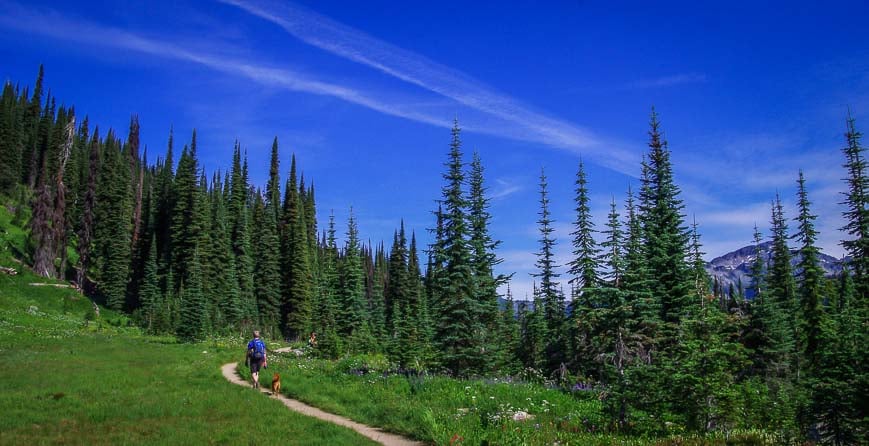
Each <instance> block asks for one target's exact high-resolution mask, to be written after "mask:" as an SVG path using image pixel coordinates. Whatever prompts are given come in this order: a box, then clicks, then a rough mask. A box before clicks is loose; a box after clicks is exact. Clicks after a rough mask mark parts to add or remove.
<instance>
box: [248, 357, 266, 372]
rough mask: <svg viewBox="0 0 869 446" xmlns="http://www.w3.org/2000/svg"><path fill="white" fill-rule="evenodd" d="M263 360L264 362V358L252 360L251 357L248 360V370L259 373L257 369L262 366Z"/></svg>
mask: <svg viewBox="0 0 869 446" xmlns="http://www.w3.org/2000/svg"><path fill="white" fill-rule="evenodd" d="M263 362H265V359H260V360H259V361H254V360H253V359H251V360H250V372H251V373H259V369H260V367H262V366H263Z"/></svg>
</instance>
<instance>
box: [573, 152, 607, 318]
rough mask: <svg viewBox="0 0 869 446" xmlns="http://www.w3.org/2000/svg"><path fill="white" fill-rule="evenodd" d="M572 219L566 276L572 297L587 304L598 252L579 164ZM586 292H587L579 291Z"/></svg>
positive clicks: (595, 283) (596, 266) (597, 279)
mask: <svg viewBox="0 0 869 446" xmlns="http://www.w3.org/2000/svg"><path fill="white" fill-rule="evenodd" d="M575 201H576V208H575V209H574V210H575V211H576V220H575V221H574V223H573V228H574V230H573V232H571V233H570V235H572V236H573V260H571V261H570V263H569V266H570V270H568V272H567V273H568V274H569V275H570V276H571V279H570V281H569V282H570V283H571V284H572V285H573V288H574V289H575V290H577V292H578V293H577V294H576V295H575V296H573V297H574V299H576V298H580V299H582V300H583V303H584V304H585V305H590V304H591V301H590V299H591V290H593V289H594V288H596V287H597V286H598V284H599V281H600V280H599V278H598V275H597V270H598V269H599V267H600V265H599V264H598V256H599V255H600V249H598V247H597V243H596V242H595V240H594V233H595V232H596V231H595V229H594V222H593V221H592V219H591V208H590V207H589V203H588V181H587V180H586V177H585V169H584V167H583V165H582V161H580V162H579V169H578V170H577V173H576V197H575ZM583 290H588V291H589V292H588V293H585V292H583Z"/></svg>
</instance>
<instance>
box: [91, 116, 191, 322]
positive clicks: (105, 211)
mask: <svg viewBox="0 0 869 446" xmlns="http://www.w3.org/2000/svg"><path fill="white" fill-rule="evenodd" d="M120 148H121V144H120V141H118V140H117V139H115V137H114V135H113V134H112V133H111V131H110V132H109V134H108V135H107V136H106V146H105V150H104V155H105V156H104V160H103V162H102V163H101V166H100V167H101V172H100V179H99V182H98V187H97V197H96V203H97V207H96V210H95V218H94V222H95V228H94V234H95V240H96V241H97V242H98V250H97V253H98V254H97V256H98V258H99V261H100V272H99V276H98V278H99V290H100V292H101V294H102V295H103V296H104V297H105V300H106V305H107V306H108V307H109V308H112V309H115V310H120V309H121V308H122V307H123V305H124V302H125V300H126V291H127V281H128V279H129V272H130V271H129V270H130V232H131V228H130V194H129V190H130V177H129V172H130V171H129V169H128V168H127V165H126V163H124V160H123V159H122V157H121V151H120ZM194 192H195V189H194Z"/></svg>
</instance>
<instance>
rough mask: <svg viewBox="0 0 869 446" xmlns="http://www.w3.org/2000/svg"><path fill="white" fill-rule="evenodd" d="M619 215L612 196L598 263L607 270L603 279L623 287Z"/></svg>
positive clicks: (623, 241)
mask: <svg viewBox="0 0 869 446" xmlns="http://www.w3.org/2000/svg"><path fill="white" fill-rule="evenodd" d="M619 217H620V216H619V212H618V209H617V208H616V199H615V197H613V199H612V201H611V202H610V212H609V214H607V223H606V229H604V230H603V231H601V233H602V234H604V236H605V237H606V238H605V240H604V241H603V242H601V244H600V246H601V248H602V249H601V254H600V257H599V263H600V264H602V265H603V266H604V268H605V269H606V271H607V272H606V273H605V274H604V279H605V280H606V281H607V282H608V283H609V285H610V286H612V287H615V288H619V289H621V288H622V287H623V277H624V274H625V268H626V264H625V261H626V260H625V256H624V243H625V240H624V232H623V230H622V224H621V221H620V220H619Z"/></svg>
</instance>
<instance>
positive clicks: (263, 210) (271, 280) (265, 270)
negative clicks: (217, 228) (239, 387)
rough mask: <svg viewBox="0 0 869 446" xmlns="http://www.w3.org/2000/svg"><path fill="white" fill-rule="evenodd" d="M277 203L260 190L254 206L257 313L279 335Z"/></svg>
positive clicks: (254, 273)
mask: <svg viewBox="0 0 869 446" xmlns="http://www.w3.org/2000/svg"><path fill="white" fill-rule="evenodd" d="M277 207H278V206H277V203H273V202H266V203H265V205H264V204H263V200H262V197H261V196H260V195H259V194H257V197H256V201H255V202H254V208H253V228H254V231H253V233H252V235H253V237H254V238H253V243H252V245H253V248H254V252H255V256H254V268H253V283H254V297H255V298H256V302H257V313H258V314H259V317H260V323H261V324H262V325H263V327H264V329H265V331H266V332H267V333H269V334H270V335H271V336H275V333H276V332H275V331H274V330H275V329H277V328H278V327H279V326H280V322H281V270H280V242H279V240H278V233H277V231H278V227H277V220H276V217H275V215H276V214H277V212H276V211H275V208H277Z"/></svg>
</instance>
